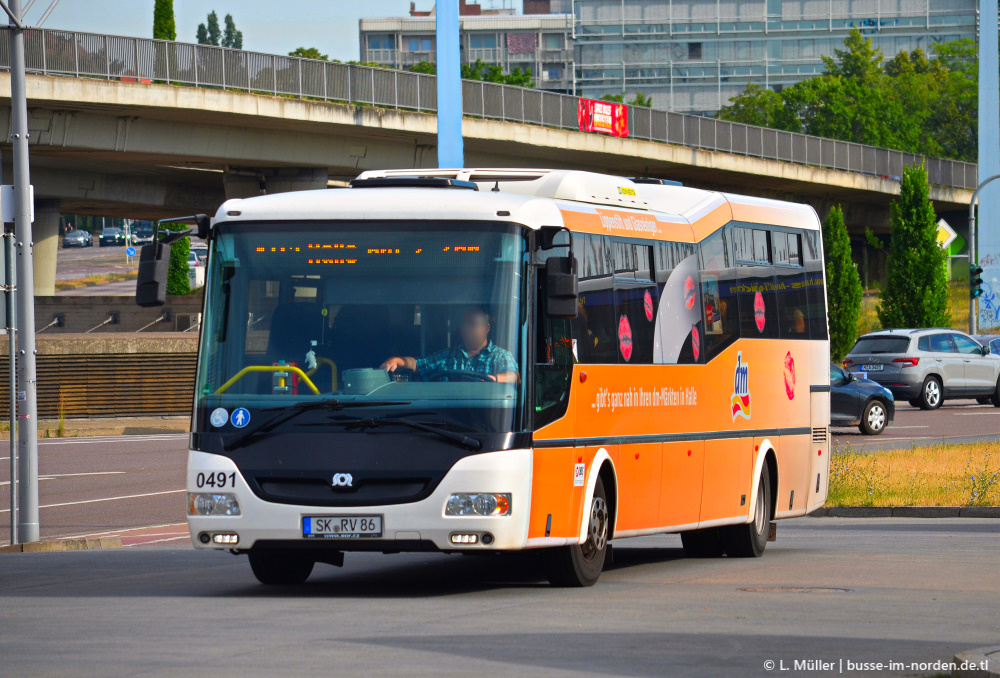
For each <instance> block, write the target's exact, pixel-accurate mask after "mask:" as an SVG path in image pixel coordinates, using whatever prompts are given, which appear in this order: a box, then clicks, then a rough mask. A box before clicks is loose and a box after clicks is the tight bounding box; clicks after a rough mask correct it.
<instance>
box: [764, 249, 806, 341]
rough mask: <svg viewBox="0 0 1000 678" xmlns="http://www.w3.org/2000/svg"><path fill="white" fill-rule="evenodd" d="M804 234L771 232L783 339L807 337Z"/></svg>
mask: <svg viewBox="0 0 1000 678" xmlns="http://www.w3.org/2000/svg"><path fill="white" fill-rule="evenodd" d="M801 238H802V236H801V234H799V233H789V232H786V231H778V230H775V231H774V232H772V233H771V242H772V243H773V245H774V284H775V289H776V292H777V301H778V315H779V318H780V323H779V325H778V334H779V336H780V337H781V338H782V339H808V338H809V323H808V321H807V319H806V318H807V314H808V313H809V298H808V288H807V282H806V270H805V268H804V267H803V266H802V259H801V256H800V252H801V247H800V241H801Z"/></svg>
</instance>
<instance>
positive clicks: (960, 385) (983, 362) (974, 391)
mask: <svg viewBox="0 0 1000 678" xmlns="http://www.w3.org/2000/svg"><path fill="white" fill-rule="evenodd" d="M844 367H845V368H847V369H848V370H849V371H851V372H856V373H860V372H863V373H864V376H865V377H867V378H868V379H871V380H872V381H877V382H878V383H880V384H881V385H882V386H885V387H886V388H888V389H889V390H891V391H892V393H893V395H894V396H895V397H896V399H897V400H907V401H909V403H910V404H911V405H913V406H915V407H920V408H921V409H925V410H934V409H937V408H938V407H941V403H942V402H944V400H945V399H955V398H975V399H976V400H978V401H979V402H981V403H986V402H989V403H992V404H993V405H994V406H996V407H1000V355H997V354H994V353H991V352H990V349H989V347H987V346H983V345H982V344H980V343H979V342H977V341H976V340H974V339H973V338H972V337H970V336H969V335H967V334H965V333H964V332H959V331H957V330H952V329H948V328H935V329H923V330H882V331H879V332H870V333H868V334H866V335H864V336H863V337H861V338H860V339H858V340H857V342H856V343H855V344H854V347H853V348H851V350H850V352H849V353H848V354H847V357H846V358H845V359H844Z"/></svg>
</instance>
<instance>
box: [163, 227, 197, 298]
mask: <svg viewBox="0 0 1000 678" xmlns="http://www.w3.org/2000/svg"><path fill="white" fill-rule="evenodd" d="M163 228H166V229H167V230H168V231H170V230H172V231H177V230H184V229H186V228H187V226H184V225H181V224H164V225H163ZM190 252H191V239H190V238H181V239H180V240H178V241H177V242H175V243H173V244H172V245H171V246H170V262H169V264H168V269H167V294H170V295H184V294H188V293H190V292H191V283H190V282H189V280H188V268H189V267H188V254H189V253H190Z"/></svg>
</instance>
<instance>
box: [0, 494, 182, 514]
mask: <svg viewBox="0 0 1000 678" xmlns="http://www.w3.org/2000/svg"><path fill="white" fill-rule="evenodd" d="M178 492H187V490H186V489H185V490H166V491H164V492H146V493H145V494H126V495H124V496H122V497H103V498H101V499H85V500H83V501H67V502H63V503H61V504H46V505H45V506H39V507H38V508H40V509H44V508H58V507H60V506H77V505H79V504H96V503H98V502H102V501H119V500H122V499H138V498H140V497H157V496H159V495H162V494H177V493H178ZM0 513H10V509H9V508H6V509H0Z"/></svg>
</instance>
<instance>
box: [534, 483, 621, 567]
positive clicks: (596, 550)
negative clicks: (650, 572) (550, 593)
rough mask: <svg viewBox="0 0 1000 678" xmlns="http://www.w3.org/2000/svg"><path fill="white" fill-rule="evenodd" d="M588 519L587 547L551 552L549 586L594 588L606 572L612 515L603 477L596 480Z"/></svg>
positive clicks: (567, 548)
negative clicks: (605, 563)
mask: <svg viewBox="0 0 1000 678" xmlns="http://www.w3.org/2000/svg"><path fill="white" fill-rule="evenodd" d="M587 519H588V524H587V540H586V541H585V542H584V543H582V544H571V545H569V546H563V547H560V548H557V549H553V550H552V553H551V554H550V561H549V582H550V583H551V584H552V585H553V586H593V585H594V584H595V583H597V580H598V578H599V577H600V576H601V571H602V570H604V561H605V559H606V558H607V555H608V529H609V525H608V524H609V522H610V519H611V513H610V511H609V509H608V498H607V495H606V494H605V492H604V481H603V480H602V479H601V477H600V476H598V477H597V485H596V486H595V487H594V499H593V500H592V501H591V503H590V514H589V515H588V518H587Z"/></svg>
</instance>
